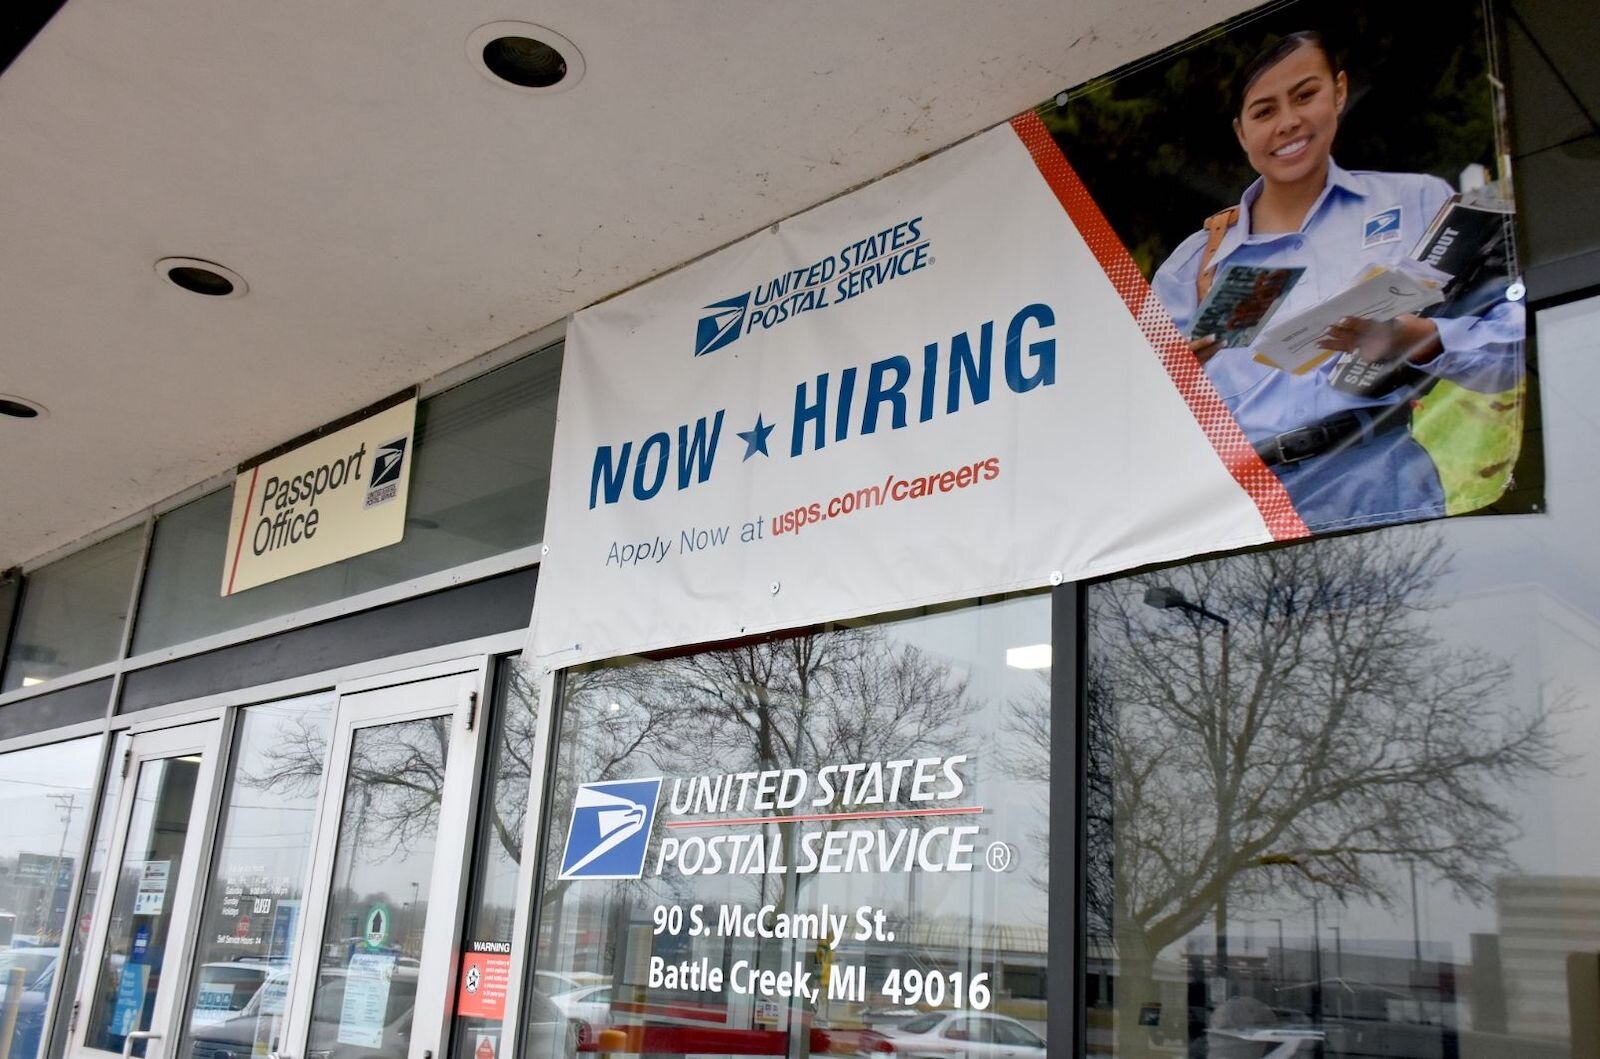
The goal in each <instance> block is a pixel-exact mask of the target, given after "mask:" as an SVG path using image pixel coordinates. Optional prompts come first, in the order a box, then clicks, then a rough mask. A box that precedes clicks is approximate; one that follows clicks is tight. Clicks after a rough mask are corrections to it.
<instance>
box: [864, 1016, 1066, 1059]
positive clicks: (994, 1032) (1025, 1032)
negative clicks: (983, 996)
mask: <svg viewBox="0 0 1600 1059" xmlns="http://www.w3.org/2000/svg"><path fill="white" fill-rule="evenodd" d="M860 1049H861V1051H860V1054H862V1055H900V1056H906V1057H908V1059H928V1057H933V1056H947V1055H961V1056H972V1057H982V1059H989V1057H991V1056H995V1057H1000V1056H1005V1057H1011V1056H1015V1057H1017V1059H1023V1057H1026V1056H1043V1055H1044V1054H1045V1044H1044V1038H1043V1037H1040V1036H1039V1035H1038V1034H1037V1033H1034V1032H1033V1031H1032V1030H1030V1029H1028V1027H1026V1026H1024V1025H1023V1024H1022V1023H1020V1022H1018V1021H1017V1020H1016V1019H1013V1018H1007V1017H1006V1016H1005V1015H993V1014H990V1013H989V1012H986V1011H961V1010H957V1011H930V1012H928V1013H927V1014H926V1015H921V1016H919V1017H917V1018H914V1019H912V1020H911V1021H910V1022H906V1023H903V1024H902V1025H900V1026H896V1027H892V1028H885V1029H881V1030H876V1031H869V1032H868V1033H866V1034H863V1036H862V1039H861V1045H860Z"/></svg>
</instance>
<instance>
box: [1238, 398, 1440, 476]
mask: <svg viewBox="0 0 1600 1059" xmlns="http://www.w3.org/2000/svg"><path fill="white" fill-rule="evenodd" d="M1410 424H1411V406H1410V405H1409V404H1402V405H1395V406H1391V407H1388V408H1382V409H1379V410H1377V411H1376V412H1375V413H1373V414H1369V415H1360V414H1358V413H1355V412H1341V413H1339V414H1338V415H1336V416H1329V417H1328V418H1327V419H1324V420H1322V421H1321V422H1320V423H1312V424H1311V425H1310V426H1304V427H1296V428H1295V429H1293V430H1286V431H1284V432H1283V433H1282V434H1274V435H1273V436H1271V437H1269V438H1263V439H1262V440H1261V441H1258V442H1256V445H1255V450H1256V455H1257V456H1260V457H1261V461H1262V462H1263V463H1265V464H1266V465H1267V466H1268V467H1276V466H1280V465H1284V464H1293V463H1300V462H1301V461H1303V460H1309V459H1311V458H1312V457H1313V456H1321V455H1323V454H1324V453H1327V452H1332V451H1333V450H1334V449H1340V448H1344V447H1345V446H1346V445H1349V444H1351V443H1353V442H1361V441H1363V440H1366V439H1370V438H1374V437H1377V436H1378V435H1379V434H1388V433H1390V432H1392V431H1395V430H1404V429H1405V428H1406V427H1407V426H1409V425H1410Z"/></svg>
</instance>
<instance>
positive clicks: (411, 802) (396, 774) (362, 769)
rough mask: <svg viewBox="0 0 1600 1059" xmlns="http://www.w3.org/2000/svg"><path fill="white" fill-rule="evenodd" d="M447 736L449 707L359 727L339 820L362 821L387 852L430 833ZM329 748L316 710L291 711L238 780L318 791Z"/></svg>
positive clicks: (303, 793)
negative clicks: (314, 713)
mask: <svg viewBox="0 0 1600 1059" xmlns="http://www.w3.org/2000/svg"><path fill="white" fill-rule="evenodd" d="M449 741H450V717H449V715H443V716H439V717H426V718H421V719H419V720H414V721H405V722H401V723H398V724H384V725H376V726H373V727H371V728H362V729H358V730H357V732H356V734H355V740H354V743H353V746H352V750H351V754H350V773H349V778H348V779H347V780H346V790H347V791H348V792H350V797H349V798H347V800H346V807H347V809H348V810H350V811H347V812H346V813H345V817H346V819H345V820H344V822H343V823H342V824H341V826H342V827H344V828H347V829H348V828H356V827H359V828H360V839H361V841H362V842H363V843H368V844H373V845H376V844H380V843H382V844H387V845H389V846H390V847H391V848H390V853H389V855H390V856H393V855H395V854H397V853H400V852H401V851H404V850H407V849H409V848H411V846H412V845H413V844H414V843H415V842H416V841H417V840H418V839H419V838H425V837H431V836H432V835H433V833H434V831H435V830H436V829H437V827H438V820H439V798H440V795H441V793H442V792H443V790H444V768H445V755H446V751H447V750H448V748H449ZM327 755H328V733H327V731H326V726H325V725H324V724H322V723H321V722H320V720H319V719H318V718H307V717H304V716H301V717H296V718H294V719H293V721H292V723H290V724H286V725H284V726H283V727H282V729H281V731H280V741H279V742H278V743H276V744H275V745H273V746H272V747H270V748H268V749H266V750H265V751H264V752H263V753H262V754H261V758H260V763H259V764H258V765H257V766H256V767H255V768H253V769H251V770H249V771H248V772H245V773H243V774H241V776H240V779H239V782H240V783H242V784H244V785H245V786H248V787H253V788H257V789H260V790H267V791H275V792H278V793H280V794H285V795H291V796H294V797H301V798H315V797H316V794H317V790H318V788H319V787H320V785H321V783H322V770H323V763H324V762H325V761H326V760H327ZM356 792H359V793H356ZM351 798H353V799H354V800H353V801H352V800H351Z"/></svg>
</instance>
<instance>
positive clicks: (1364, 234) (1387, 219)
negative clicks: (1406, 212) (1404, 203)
mask: <svg viewBox="0 0 1600 1059" xmlns="http://www.w3.org/2000/svg"><path fill="white" fill-rule="evenodd" d="M1401 216H1402V213H1401V209H1400V207H1399V206H1390V207H1389V208H1388V209H1386V210H1383V211H1382V212H1380V213H1374V214H1373V215H1372V216H1371V217H1368V218H1367V220H1366V223H1365V224H1364V225H1363V226H1362V229H1361V246H1362V248H1363V249H1365V248H1366V247H1369V246H1377V245H1379V244H1380V243H1393V242H1395V241H1397V240H1398V239H1399V238H1400V220H1401Z"/></svg>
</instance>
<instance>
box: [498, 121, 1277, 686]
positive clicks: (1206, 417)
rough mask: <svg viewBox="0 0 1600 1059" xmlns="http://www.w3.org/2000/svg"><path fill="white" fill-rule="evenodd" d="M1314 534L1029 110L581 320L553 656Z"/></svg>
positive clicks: (543, 583)
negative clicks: (1307, 529) (1308, 531)
mask: <svg viewBox="0 0 1600 1059" xmlns="http://www.w3.org/2000/svg"><path fill="white" fill-rule="evenodd" d="M1058 162H1059V165H1058V164H1057V163H1058ZM1304 533H1305V528H1304V526H1303V524H1301V523H1300V522H1299V519H1298V517H1297V516H1296V515H1295V514H1294V511H1293V508H1292V507H1291V506H1290V505H1289V503H1288V500H1287V497H1286V495H1285V494H1284V493H1283V492H1282V489H1281V486H1279V485H1278V483H1277V480H1276V479H1275V478H1274V477H1273V476H1272V474H1271V472H1270V471H1268V470H1267V469H1266V468H1265V467H1264V465H1262V464H1261V462H1260V461H1259V459H1257V458H1256V456H1255V455H1254V452H1253V451H1252V450H1251V449H1250V447H1249V445H1248V444H1247V443H1246V442H1245V440H1244V438H1243V435H1242V434H1240V433H1239V431H1238V428H1237V426H1236V425H1235V424H1234V423H1233V420H1232V418H1231V417H1230V416H1229V415H1228V413H1227V410H1226V409H1225V408H1224V407H1223V405H1222V403H1221V401H1220V400H1219V399H1218V397H1217V394H1216V392H1215V391H1214V390H1213V389H1212V388H1211V386H1210V384H1209V383H1208V382H1206V381H1205V378H1204V375H1203V374H1202V372H1201V371H1200V369H1199V367H1198V365H1197V364H1196V362H1195V360H1194V357H1193V355H1192V354H1191V353H1190V352H1189V349H1188V346H1187V343H1186V342H1185V341H1184V340H1183V339H1182V338H1181V336H1179V335H1178V332H1177V331H1176V329H1175V328H1174V327H1173V326H1172V324H1171V322H1170V320H1169V319H1168V317H1167V315H1166V313H1165V311H1164V310H1163V309H1162V308H1161V307H1160V305H1159V303H1157V302H1156V301H1155V300H1154V299H1153V298H1150V297H1149V291H1148V287H1147V286H1146V285H1145V283H1144V280H1143V279H1142V278H1141V277H1140V276H1139V274H1138V272H1137V270H1135V269H1134V267H1133V263H1132V260H1131V259H1130V258H1128V256H1127V254H1126V251H1124V250H1123V248H1122V246H1121V244H1120V243H1119V242H1118V241H1117V240H1116V238H1115V236H1114V235H1112V233H1111V231H1110V229H1109V227H1107V226H1106V224H1105V221H1104V219H1103V218H1102V217H1101V216H1100V214H1099V211H1098V210H1097V209H1096V208H1095V207H1094V204H1093V202H1092V200H1090V199H1089V197H1088V196H1087V194H1086V193H1084V192H1083V189H1082V185H1081V184H1078V183H1077V178H1076V176H1075V175H1074V174H1072V172H1071V171H1070V169H1069V168H1068V167H1067V166H1066V163H1065V162H1064V161H1063V160H1061V156H1060V153H1059V151H1058V150H1057V149H1056V148H1055V146H1054V144H1053V143H1051V142H1050V140H1049V137H1048V134H1047V133H1046V132H1045V131H1044V129H1043V126H1042V125H1041V124H1040V123H1039V122H1038V119H1037V118H1036V117H1034V116H1033V115H1031V114H1030V115H1024V116H1022V117H1021V118H1018V119H1017V120H1016V121H1014V122H1013V123H1011V124H1010V125H1006V126H1002V127H999V128H996V129H993V130H991V131H990V132H988V133H985V134H983V135H981V136H979V137H976V138H974V139H972V140H969V141H967V142H966V143H963V144H961V145H959V146H957V147H954V148H952V149H950V150H948V151H946V152H944V153H942V154H940V155H938V156H936V157H934V158H932V159H929V160H928V161H926V162H923V163H921V164H919V165H916V166H914V167H912V168H910V169H907V170H905V171H902V172H900V173H898V174H896V175H894V176H891V177H888V178H886V179H884V180H881V181H879V182H877V183H875V184H872V185H870V186H868V187H866V188H864V189H862V190H860V191H857V192H855V193H853V194H850V195H848V196H846V197H844V198H841V199H838V200H835V201H833V202H830V203H827V204H825V205H823V206H820V207H818V208H816V209H814V210H812V211H810V212H808V213H805V214H803V215H800V216H798V217H795V218H793V219H791V220H787V221H784V222H783V223H782V224H780V225H776V226H774V227H773V228H772V229H769V230H767V231H764V232H762V233H760V234H758V235H755V236H752V237H750V238H748V239H746V240H744V241H742V242H740V243H738V244H736V245H734V246H732V247H729V248H727V249H726V250H724V251H721V252H719V253H717V254H715V255H712V256H711V257H709V258H707V259H705V260H702V261H700V262H697V263H695V264H693V265H691V266H689V267H687V268H684V269H682V270H680V271H677V272H675V273H672V274H670V275H668V276H665V277H662V278H661V279H659V280H656V281H654V282H652V283H650V284H648V285H646V286H644V287H642V288H639V289H637V290H634V291H631V292H629V293H627V294H624V295H622V296H619V297H617V298H615V299H613V300H611V301H608V302H606V303H603V304H601V305H598V306H595V307H593V308H591V309H588V310H585V311H584V312H581V313H579V314H578V315H577V316H576V317H575V318H574V319H573V321H572V325H571V328H570V330H569V332H568V341H567V351H566V357H565V365H564V369H563V376H562V383H561V399H560V413H559V422H558V426H557V431H556V442H555V455H554V469H553V473H552V476H551V496H550V506H549V515H548V521H547V525H546V538H545V539H546V542H547V544H548V552H547V554H546V557H545V560H544V566H543V568H542V570H541V573H540V579H539V591H538V598H537V603H536V607H535V616H534V625H533V631H532V638H531V643H530V647H531V653H532V655H533V657H534V658H536V659H537V660H538V662H539V663H540V665H541V666H543V667H547V668H549V667H565V666H568V665H573V664H576V663H580V662H584V661H588V660H593V659H597V658H603V657H609V656H614V655H619V654H625V653H633V652H639V651H646V650H651V649H657V648H665V647H669V646H676V645H683V644H691V643H704V642H709V641H715V640H721V639H727V638H731V637H738V636H741V635H750V634H755V633H761V632H767V631H771V630H777V629H788V628H795V627H799V626H805V625H809V624H812V623H815V622H819V621H824V620H828V619H835V618H841V617H847V616H855V615H863V614H869V613H874V612H881V611H887V610H893V609H900V608H905V607H911V606H917V605H922V604H930V603H938V602H944V601H949V600H956V599H962V598H968V597H973V596H978V595H983V594H989V593H996V592H1003V591H1008V590H1014V589H1024V588H1032V587H1036V586H1040V585H1046V584H1051V583H1059V582H1061V581H1063V580H1069V581H1070V580H1075V579H1079V578H1084V577H1091V576H1096V575H1102V574H1107V573H1111V572H1114V571H1119V570H1126V569H1129V568H1132V567H1137V566H1140V565H1143V564H1146V563H1152V562H1158V561H1163V560H1171V559H1175V558H1179V557H1182V556H1186V555H1191V554H1195V553H1199V552H1205V551H1212V550H1217V549H1224V548H1232V547H1237V546H1242V545H1248V544H1255V543H1259V542H1263V541H1267V540H1271V539H1273V538H1274V537H1275V536H1276V537H1289V536H1298V535H1302V534H1304Z"/></svg>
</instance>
